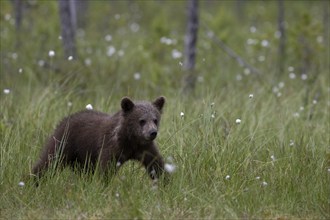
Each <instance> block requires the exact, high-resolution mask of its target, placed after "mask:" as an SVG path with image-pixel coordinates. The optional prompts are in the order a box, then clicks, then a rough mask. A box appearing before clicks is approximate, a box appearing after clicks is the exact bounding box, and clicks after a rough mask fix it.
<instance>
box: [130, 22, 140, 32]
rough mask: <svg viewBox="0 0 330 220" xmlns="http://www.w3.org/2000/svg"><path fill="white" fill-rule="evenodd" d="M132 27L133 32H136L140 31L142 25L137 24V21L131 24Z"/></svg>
mask: <svg viewBox="0 0 330 220" xmlns="http://www.w3.org/2000/svg"><path fill="white" fill-rule="evenodd" d="M130 29H131V31H132V32H135V33H136V32H138V31H139V30H140V25H139V24H137V23H132V24H131V25H130Z"/></svg>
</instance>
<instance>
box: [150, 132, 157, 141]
mask: <svg viewBox="0 0 330 220" xmlns="http://www.w3.org/2000/svg"><path fill="white" fill-rule="evenodd" d="M149 135H150V139H151V140H153V139H155V138H156V136H157V131H152V132H150V134H149Z"/></svg>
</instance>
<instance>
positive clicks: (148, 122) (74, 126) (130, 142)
mask: <svg viewBox="0 0 330 220" xmlns="http://www.w3.org/2000/svg"><path fill="white" fill-rule="evenodd" d="M164 103H165V98H164V97H159V98H157V99H156V100H155V101H154V102H152V103H150V102H145V101H141V102H135V103H134V102H133V101H131V100H130V99H129V98H127V97H125V98H123V99H122V101H121V110H120V111H119V112H117V113H115V114H113V115H108V114H105V113H102V112H97V111H94V110H85V111H81V112H78V113H75V114H73V115H70V116H68V117H66V118H64V119H63V120H62V121H61V122H60V123H59V125H58V126H57V128H56V129H55V131H54V133H53V135H52V136H51V137H50V138H49V139H48V141H47V143H46V145H45V147H44V149H43V153H42V154H41V157H40V160H39V161H38V162H37V163H36V164H35V166H34V167H33V169H32V173H33V174H34V175H35V176H36V177H38V178H40V177H41V176H42V175H43V173H44V171H46V170H47V168H49V166H50V165H51V164H54V163H53V162H54V161H56V163H58V164H59V165H61V166H62V167H63V166H71V167H73V166H77V165H78V167H81V168H87V169H89V170H92V171H93V170H94V169H95V167H96V165H97V163H98V162H99V166H100V170H101V172H102V173H104V174H105V175H108V172H109V171H110V170H114V171H116V170H117V169H118V168H119V167H120V166H121V165H122V164H124V163H125V162H126V161H128V160H137V161H140V162H141V163H142V164H143V165H144V166H145V168H146V169H147V172H148V173H149V175H150V177H151V178H153V179H154V178H158V177H159V176H160V175H161V174H162V172H163V171H164V161H163V158H162V156H161V155H160V154H159V152H158V149H157V146H156V144H155V143H154V139H155V138H156V135H157V131H158V126H159V121H160V116H161V111H162V108H163V105H164ZM55 158H56V159H57V160H54V159H55Z"/></svg>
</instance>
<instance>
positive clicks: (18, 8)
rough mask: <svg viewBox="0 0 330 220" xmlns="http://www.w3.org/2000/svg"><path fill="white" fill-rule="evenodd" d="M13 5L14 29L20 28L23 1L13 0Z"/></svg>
mask: <svg viewBox="0 0 330 220" xmlns="http://www.w3.org/2000/svg"><path fill="white" fill-rule="evenodd" d="M14 7H15V26H16V30H20V28H21V25H22V18H23V1H22V0H14Z"/></svg>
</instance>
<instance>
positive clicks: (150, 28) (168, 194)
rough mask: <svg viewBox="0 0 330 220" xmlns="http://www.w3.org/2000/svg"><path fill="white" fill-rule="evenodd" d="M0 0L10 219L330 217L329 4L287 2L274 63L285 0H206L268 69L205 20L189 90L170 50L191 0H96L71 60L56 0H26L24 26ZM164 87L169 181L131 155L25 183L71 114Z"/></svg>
mask: <svg viewBox="0 0 330 220" xmlns="http://www.w3.org/2000/svg"><path fill="white" fill-rule="evenodd" d="M0 4H1V5H0V6H1V7H0V9H1V10H0V27H1V29H0V35H1V49H0V57H1V60H0V62H1V69H0V89H1V90H0V103H1V104H0V151H1V155H0V159H1V160H0V194H1V196H0V218H1V219H2V218H3V219H45V218H46V219H47V218H54V219H68V218H70V219H71V218H72V219H108V218H122V219H150V218H161V219H178V218H189V219H193V218H208V219H216V218H226V219H237V218H260V219H264V218H279V219H296V218H304V219H305V218H309V219H327V218H329V217H330V216H329V195H330V189H329V178H330V172H329V169H330V159H329V158H330V157H329V155H330V149H329V126H330V120H329V119H330V118H329V117H330V116H329V103H330V99H329V88H330V85H329V77H330V76H329V69H328V67H329V66H327V65H328V63H327V62H328V60H329V51H328V49H327V48H325V46H324V45H325V42H326V40H328V39H324V38H323V41H322V40H320V39H322V36H323V31H324V30H323V29H324V27H323V26H322V25H323V23H322V13H321V12H322V10H323V8H322V7H323V6H324V4H323V3H321V2H318V1H313V2H306V1H302V2H294V1H291V2H286V4H285V7H286V18H285V19H286V22H287V26H286V30H287V44H286V49H287V55H288V56H287V57H288V59H287V60H286V68H285V70H286V72H285V73H283V74H282V75H281V76H276V72H277V71H276V69H277V52H278V50H277V49H278V38H276V34H275V33H276V30H277V23H276V22H277V17H276V16H277V7H276V4H275V2H267V1H262V2H246V3H244V4H243V9H244V10H243V14H242V15H241V16H238V15H237V14H236V13H237V12H236V11H235V10H236V9H235V7H234V6H235V4H234V3H233V2H230V1H222V2H216V1H200V10H201V11H200V15H201V16H200V17H201V19H202V20H201V23H205V24H207V26H209V27H210V28H211V29H212V31H213V32H214V34H215V35H216V36H217V37H219V38H220V39H222V40H223V41H225V43H226V44H227V45H228V46H229V47H231V48H232V49H233V50H234V51H236V52H237V53H238V54H239V55H241V56H242V57H243V58H244V59H246V60H247V61H248V62H249V63H251V64H252V65H253V66H255V67H256V68H258V69H259V70H260V71H261V73H262V74H261V75H260V76H257V75H254V74H253V73H251V72H249V71H248V70H247V69H246V68H243V67H241V66H239V65H238V64H237V63H236V61H235V60H232V59H231V58H229V57H228V56H227V55H226V54H225V53H224V52H223V51H222V50H221V49H220V48H218V47H217V45H215V44H214V43H213V42H212V41H210V39H209V38H208V37H207V35H206V34H207V33H206V32H207V31H206V30H205V28H203V26H201V27H200V30H199V38H198V50H197V60H196V62H197V63H196V72H197V73H198V81H197V86H196V90H195V93H194V94H192V95H190V96H183V95H181V93H180V91H181V77H182V75H183V72H182V69H181V68H182V67H181V65H180V63H182V62H183V57H179V58H177V59H176V58H173V56H172V53H173V50H177V51H180V52H182V51H183V38H184V37H183V36H184V33H185V22H186V20H185V19H186V18H185V15H186V14H185V10H186V6H185V3H184V2H179V3H178V2H176V1H169V2H167V1H165V2H163V1H148V2H145V1H139V2H135V1H134V2H131V1H129V2H126V1H124V2H123V1H110V2H103V1H90V5H89V9H88V16H87V18H88V20H87V22H86V27H84V29H81V30H79V31H78V34H77V44H78V54H79V55H78V57H77V59H75V60H68V59H67V58H63V57H62V56H63V55H62V52H61V50H62V44H61V43H62V42H61V40H60V39H59V35H60V34H59V33H60V27H59V18H58V12H57V2H56V1H53V2H50V1H47V2H43V1H28V3H27V4H28V7H27V8H26V10H25V12H24V18H23V21H24V22H23V25H22V29H21V30H19V31H16V30H15V26H14V20H13V18H14V13H13V9H12V5H11V3H10V1H0ZM242 17H243V19H242ZM132 25H133V26H132ZM136 25H138V27H137V26H136ZM18 36H19V37H18ZM109 36H111V37H109ZM162 37H165V38H166V39H170V43H164V42H162V41H161V38H162ZM300 37H303V41H304V43H301V42H299V39H300ZM110 38H111V39H110ZM249 39H250V40H249ZM317 39H318V40H317ZM251 40H252V41H251ZM266 41H267V42H266ZM262 42H264V43H262ZM265 42H266V43H265ZM111 48H112V49H111ZM113 49H114V50H115V51H114V52H113ZM50 50H54V51H55V56H54V57H49V56H48V52H49V51H50ZM111 50H112V52H111ZM306 56H307V57H306ZM261 57H263V58H261ZM303 59H307V60H308V62H309V63H308V65H309V66H308V68H307V70H308V72H307V73H306V74H307V75H308V77H307V79H306V80H304V79H305V78H304V77H302V78H301V74H302V73H303V72H301V71H302V69H303V68H304V67H303V65H304V64H305V63H304V62H303V61H302V60H303ZM289 74H290V75H289ZM292 74H294V77H293V75H292ZM250 94H253V95H251V96H250ZM159 95H164V96H166V97H167V103H166V108H165V110H164V115H163V119H162V123H161V132H160V135H159V138H158V139H157V142H158V144H159V147H160V151H161V152H162V154H163V155H164V157H165V158H168V157H171V159H170V158H168V159H167V160H168V161H170V160H173V163H174V164H175V165H176V167H177V168H176V172H174V173H173V174H172V176H171V180H170V183H169V184H168V185H166V186H163V185H162V184H161V183H159V184H156V185H155V184H154V183H152V181H151V180H150V179H149V178H148V176H147V175H146V173H145V171H144V169H143V168H142V167H141V166H140V165H139V164H138V163H135V162H129V163H128V164H125V165H124V166H123V167H122V169H121V170H120V172H119V173H118V174H117V175H116V176H114V177H113V178H112V179H111V180H109V181H108V182H105V181H104V179H103V178H102V176H99V175H97V174H95V175H91V174H80V173H79V172H74V171H72V170H70V169H64V170H63V171H58V170H50V172H48V173H47V175H46V176H45V178H44V179H43V180H42V181H41V184H40V186H39V187H35V186H34V185H33V184H31V183H30V182H28V181H27V182H25V186H24V187H21V186H19V185H18V183H19V182H20V181H25V180H26V179H25V178H26V175H28V174H29V172H30V169H31V165H32V164H33V163H34V162H35V161H36V160H37V159H38V155H39V153H40V150H41V148H42V145H43V143H44V141H45V140H46V138H47V137H48V136H49V135H50V134H51V132H52V130H53V129H54V127H55V126H56V123H57V122H58V121H59V120H60V119H61V118H62V117H64V116H66V115H68V114H70V113H72V112H75V111H78V110H81V109H84V108H85V106H86V105H87V104H92V105H93V107H94V109H97V110H100V111H104V112H115V111H117V110H118V109H119V108H120V99H121V97H123V96H131V97H132V98H134V99H146V100H153V99H154V98H155V97H157V96H159ZM181 112H182V113H184V115H183V116H182V115H181V114H180V113H181ZM236 119H241V123H236Z"/></svg>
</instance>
